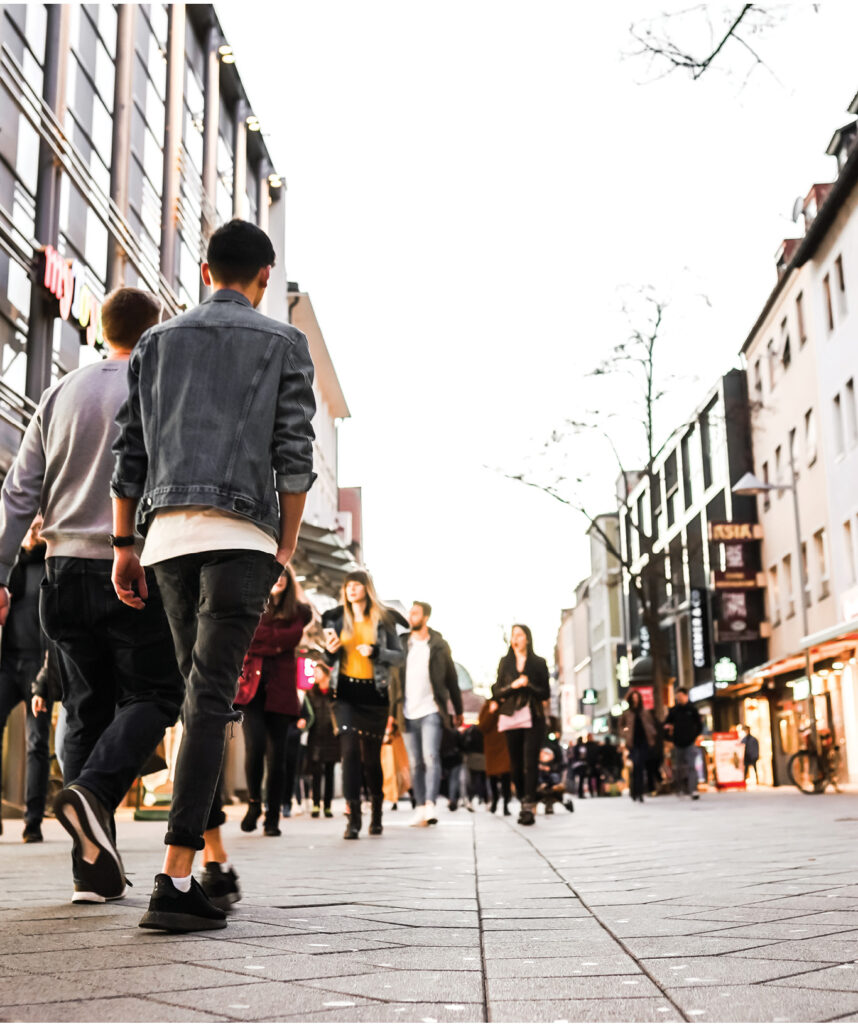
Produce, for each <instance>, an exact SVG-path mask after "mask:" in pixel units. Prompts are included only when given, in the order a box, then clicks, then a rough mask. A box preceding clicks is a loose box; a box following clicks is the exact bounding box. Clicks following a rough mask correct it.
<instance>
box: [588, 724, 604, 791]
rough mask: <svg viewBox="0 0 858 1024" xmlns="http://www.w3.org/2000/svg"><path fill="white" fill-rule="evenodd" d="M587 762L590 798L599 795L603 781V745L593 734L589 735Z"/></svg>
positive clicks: (589, 733)
mask: <svg viewBox="0 0 858 1024" xmlns="http://www.w3.org/2000/svg"><path fill="white" fill-rule="evenodd" d="M585 746H586V753H585V755H584V756H585V760H586V762H587V789H588V790H589V793H590V796H592V797H595V796H598V795H599V785H600V783H601V780H602V745H601V743H599V742H598V741H597V740H596V739H595V738H594V737H593V734H592V733H591V732H588V733H587V740H586V744H585Z"/></svg>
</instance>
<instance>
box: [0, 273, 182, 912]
mask: <svg viewBox="0 0 858 1024" xmlns="http://www.w3.org/2000/svg"><path fill="white" fill-rule="evenodd" d="M101 317H102V323H103V327H104V334H105V341H106V344H107V350H108V356H107V359H105V360H102V361H101V362H98V363H92V364H90V365H88V366H82V367H80V368H78V369H77V370H73V371H72V372H71V373H69V374H67V375H66V376H64V377H62V378H61V379H60V380H59V381H57V383H56V384H53V385H52V386H51V387H50V388H48V389H47V390H46V391H45V393H44V394H43V395H42V398H41V400H40V401H39V405H38V408H37V409H36V412H35V413H34V415H33V418H32V419H31V421H30V425H29V426H28V427H27V431H26V433H25V434H24V438H23V440H22V442H21V447H20V448H19V450H18V454H17V456H16V458H15V462H14V463H13V465H12V468H11V469H10V471H9V473H8V475H7V477H6V480H5V481H4V484H3V493H2V501H0V581H3V580H5V579H6V578H7V577H6V572H7V571H8V568H9V565H10V563H11V561H13V560H14V556H15V554H16V553H17V549H18V545H19V544H20V542H21V538H22V537H23V536H24V534H25V532H26V530H27V529H28V527H29V525H30V522H31V520H32V518H33V516H34V515H35V514H36V512H37V511H38V510H39V509H40V508H41V511H42V516H43V520H44V522H43V525H42V531H41V532H42V536H43V537H44V539H45V542H46V544H47V552H46V555H47V557H46V560H45V580H44V583H43V585H42V590H41V594H40V599H39V606H40V615H41V622H42V626H43V628H44V631H45V633H46V635H47V637H48V639H49V640H50V641H51V642H52V644H53V646H54V649H55V652H56V655H57V658H58V661H59V665H60V673H61V676H62V685H63V691H64V710H65V712H66V730H65V738H64V740H62V742H61V743H60V747H61V748H62V755H63V756H62V765H63V775H64V779H65V789H64V790H63V791H62V792H61V793H60V794H59V796H58V797H57V800H56V801H55V803H54V810H55V813H56V815H57V818H58V820H59V822H60V824H61V825H62V826H63V828H65V829H66V831H67V832H68V833H69V834H70V835H71V837H72V842H73V844H74V845H73V848H72V857H71V861H72V877H73V879H74V892H73V895H72V901H73V902H75V903H104V902H105V900H114V899H120V898H121V897H122V896H124V894H125V885H126V880H125V871H124V868H123V866H122V860H121V858H120V856H119V851H118V850H117V847H116V828H115V824H114V813H115V811H116V808H117V807H118V805H119V803H120V801H121V800H122V799H123V798H124V797H125V794H126V793H127V792H128V790H129V789H130V788H131V786H132V785H133V783H134V780H135V779H136V778H137V776H138V775H139V774H140V771H141V769H142V768H143V766H144V765H145V763H146V761H147V760H148V759H149V755H150V754H151V753H152V751H153V750H154V749H155V747H156V746H157V745H158V743H160V741H161V739H162V737H163V735H164V730H165V729H166V728H168V727H169V726H171V725H173V724H174V723H175V721H176V718H177V716H178V714H179V709H180V707H181V704H182V696H183V689H184V688H183V684H182V677H181V675H180V674H179V668H178V665H177V664H176V655H175V651H174V649H173V639H172V636H171V635H170V629H169V626H168V623H167V619H166V616H165V614H164V608H163V605H162V602H161V596H160V592H159V589H158V585H157V583H156V581H155V577H154V575H153V574H152V573H151V571H150V572H148V573H146V574H145V576H143V575H142V574H141V577H140V580H139V581H138V586H139V587H140V592H141V593H142V592H144V591H147V592H148V595H149V596H148V599H147V601H146V604H145V608H144V609H143V610H142V611H133V610H132V609H130V608H127V607H126V606H125V605H124V604H122V603H121V602H120V601H118V600H117V598H116V595H115V594H114V593H113V588H112V586H111V582H110V578H111V569H112V567H113V561H112V552H111V547H112V546H114V545H118V544H125V545H127V546H126V547H125V548H124V550H125V551H126V552H133V551H134V550H135V549H136V550H139V548H140V546H141V540H140V538H139V536H136V535H135V534H134V530H133V524H132V525H131V528H129V530H128V531H127V534H128V535H127V536H126V537H114V536H112V535H111V530H112V512H111V507H110V474H111V471H112V469H113V456H112V453H111V446H112V445H113V443H114V441H115V439H116V437H117V434H118V432H119V428H118V427H117V425H116V416H117V413H118V411H119V409H120V408H121V406H122V404H123V402H124V401H125V399H126V397H127V395H128V373H127V369H128V362H129V359H130V357H131V355H132V352H133V351H134V350H135V347H136V345H137V343H138V340H139V339H140V336H141V335H142V334H143V333H144V332H145V331H146V330H147V329H149V328H151V327H152V326H154V325H155V324H157V323H158V321H159V320H160V317H161V301H160V299H158V298H157V297H156V296H155V295H151V294H150V293H149V292H145V291H141V290H140V289H138V288H118V289H117V290H116V291H113V292H111V293H110V295H108V296H107V298H106V299H105V301H104V304H103V306H102V309H101ZM5 597H6V591H5V590H4V589H2V588H0V609H2V606H3V604H4V603H5ZM4 618H5V616H4V614H3V612H2V610H0V623H2V622H3V620H4ZM43 714H44V718H43V717H42V715H43ZM38 717H39V719H40V721H42V722H44V723H47V722H48V715H47V708H45V711H44V712H43V713H39V715H38Z"/></svg>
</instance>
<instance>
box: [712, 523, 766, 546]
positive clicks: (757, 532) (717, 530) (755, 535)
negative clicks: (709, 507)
mask: <svg viewBox="0 0 858 1024" xmlns="http://www.w3.org/2000/svg"><path fill="white" fill-rule="evenodd" d="M762 539H763V528H762V526H760V524H759V523H710V524H709V540H711V541H714V542H716V543H729V542H730V541H734V542H735V541H740V542H744V541H749V540H762Z"/></svg>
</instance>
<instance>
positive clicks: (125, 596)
mask: <svg viewBox="0 0 858 1024" xmlns="http://www.w3.org/2000/svg"><path fill="white" fill-rule="evenodd" d="M110 578H111V580H112V581H113V589H114V590H115V591H116V596H117V597H118V598H119V600H120V601H121V602H122V603H123V604H127V605H128V607H129V608H136V609H137V610H138V611H141V610H142V609H143V608H145V607H146V598H147V597H148V596H149V588H148V587H147V586H146V573H145V571H144V569H143V566H142V565H141V564H140V559H139V558H138V557H137V555H136V553H135V551H134V548H114V549H113V572H112V573H111V576H110Z"/></svg>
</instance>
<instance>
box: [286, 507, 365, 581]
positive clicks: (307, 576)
mask: <svg viewBox="0 0 858 1024" xmlns="http://www.w3.org/2000/svg"><path fill="white" fill-rule="evenodd" d="M292 568H293V569H294V570H295V574H296V576H303V577H304V580H303V586H304V589H305V590H317V591H321V592H322V593H323V594H328V595H329V596H330V597H333V598H338V597H339V593H340V588H341V587H342V585H343V580H344V579H345V577H346V574H347V573H349V572H351V571H352V570H353V569H357V568H358V564H357V562H356V561H355V558H354V555H353V554H352V552H351V550H350V549H349V548H348V547H346V545H345V544H344V543H343V539H342V537H341V536H340V535H339V534H338V533H337V532H336V530H332V529H330V528H329V527H324V526H315V525H314V524H313V523H307V522H303V523H301V531H300V533H299V534H298V547H297V548H296V550H295V554H294V556H293V558H292Z"/></svg>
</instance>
